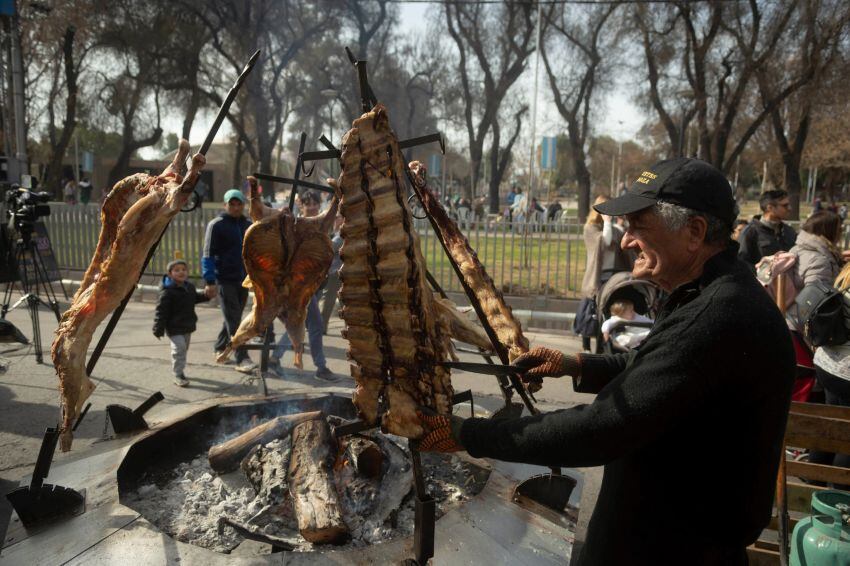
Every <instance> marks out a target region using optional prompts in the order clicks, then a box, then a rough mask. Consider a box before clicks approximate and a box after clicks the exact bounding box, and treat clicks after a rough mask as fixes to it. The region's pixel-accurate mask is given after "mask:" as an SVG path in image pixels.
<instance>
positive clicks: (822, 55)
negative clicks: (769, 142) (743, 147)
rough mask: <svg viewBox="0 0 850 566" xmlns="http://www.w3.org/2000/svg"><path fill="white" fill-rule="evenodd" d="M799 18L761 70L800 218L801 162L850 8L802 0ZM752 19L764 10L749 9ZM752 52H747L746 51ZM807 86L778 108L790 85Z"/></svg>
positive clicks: (763, 89)
mask: <svg viewBox="0 0 850 566" xmlns="http://www.w3.org/2000/svg"><path fill="white" fill-rule="evenodd" d="M796 4H797V5H798V10H799V11H798V14H797V15H796V17H795V18H794V21H793V25H792V26H791V28H790V30H789V32H790V33H789V40H788V41H784V42H783V43H782V45H781V46H779V47H778V48H777V56H776V57H774V58H773V59H772V60H769V61H766V62H765V64H762V65H759V66H757V67H756V68H755V69H756V71H755V72H756V82H757V84H758V88H759V93H760V96H761V101H762V105H763V106H764V107H766V108H767V107H769V108H770V125H771V128H772V130H773V134H774V137H775V140H776V145H777V149H778V150H779V154H780V157H781V159H782V165H783V168H784V175H783V179H784V187H785V189H786V190H787V191H788V192H789V194H790V196H791V200H792V211H793V213H794V216H795V217H798V216H799V199H800V192H801V189H802V182H801V178H800V162H801V160H802V156H803V150H804V148H805V145H806V140H807V138H808V134H809V127H810V125H811V120H812V117H813V112H814V109H815V107H816V106H817V105H818V104H819V103H820V91H821V89H822V87H823V86H824V82H825V80H826V79H827V78H828V75H827V72H828V70H829V69H830V66H831V65H833V64H834V63H835V61H836V60H838V59H839V56H840V52H841V49H842V43H843V41H845V40H846V37H845V34H846V32H847V29H848V22H850V8H848V6H847V5H846V4H845V3H844V2H830V1H821V0H801V1H800V2H798V3H796ZM749 10H750V17H751V18H752V19H753V20H754V21H758V20H759V19H760V18H761V8H760V7H759V5H758V4H757V3H755V2H751V3H750V5H749ZM744 53H746V54H748V55H749V54H750V53H749V52H748V51H744ZM798 83H803V84H802V85H800V86H799V87H798V89H797V90H796V92H794V93H793V94H792V95H790V96H787V97H782V98H783V100H782V102H781V103H779V104H771V102H772V101H774V100H776V99H778V98H780V97H781V91H782V90H783V88H787V86H786V85H788V84H791V85H796V84H798Z"/></svg>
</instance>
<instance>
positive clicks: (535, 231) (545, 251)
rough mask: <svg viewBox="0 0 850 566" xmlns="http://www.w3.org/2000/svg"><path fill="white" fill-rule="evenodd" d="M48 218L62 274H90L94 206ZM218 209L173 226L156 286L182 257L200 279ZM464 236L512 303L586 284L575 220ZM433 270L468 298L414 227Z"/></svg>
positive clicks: (156, 262) (499, 221)
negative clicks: (206, 235)
mask: <svg viewBox="0 0 850 566" xmlns="http://www.w3.org/2000/svg"><path fill="white" fill-rule="evenodd" d="M50 207H51V214H50V216H48V217H47V218H45V223H46V225H47V228H48V232H49V235H50V240H51V244H52V246H53V250H54V253H55V255H56V259H57V262H58V264H59V267H60V268H62V269H67V270H70V271H84V270H85V269H86V268H87V267H88V265H89V262H90V261H91V258H92V254H93V253H94V250H95V247H96V246H97V239H98V235H99V234H100V210H99V208H98V207H96V206H87V207H84V206H81V205H75V206H71V205H66V204H63V203H51V205H50ZM219 213H220V209H211V208H203V209H197V210H195V211H192V212H186V213H180V214H178V215H177V216H176V217H175V218H174V219H173V220H172V221H171V224H170V225H169V227H168V230H167V231H166V232H165V236H164V237H163V239H162V242H161V243H160V245H159V248H158V249H157V252H156V254H155V255H154V257H153V259H152V260H151V263H150V265H149V266H148V268H147V270H146V271H145V279H146V280H147V281H146V282H148V283H152V282H155V281H156V280H157V279H158V276H160V275H162V274H163V273H165V268H166V265H167V264H168V262H169V261H171V260H172V259H175V258H177V257H182V258H183V259H185V260H186V261H187V262H188V264H189V271H190V273H191V274H192V276H193V277H196V278H197V277H200V275H201V273H200V271H201V257H202V254H203V246H204V231H205V228H206V225H207V223H208V222H209V221H210V220H212V219H213V218H215V217H216V216H217V215H218V214H219ZM461 224H462V226H461V227H462V229H463V231H464V234H466V236H467V238H468V239H469V242H470V244H471V245H472V248H473V249H474V250H476V251H477V253H478V258H479V259H480V260H481V263H482V264H484V266H485V267H486V269H487V272H488V273H489V274H490V276H491V277H492V278H493V280H494V281H495V283H496V286H497V287H498V288H499V289H501V290H502V291H503V292H504V293H505V294H508V295H519V296H536V297H548V298H575V297H578V296H579V294H580V289H581V279H582V277H583V276H584V268H585V261H586V258H585V255H586V254H585V249H584V240H583V237H582V225H581V224H579V223H578V221H577V220H576V219H575V218H567V219H565V220H564V221H552V222H538V221H531V222H513V223H508V222H506V221H505V220H504V219H503V218H501V217H496V216H491V217H488V218H487V219H483V220H464V221H462V222H461ZM414 227H415V229H416V232H417V234H418V235H419V239H420V245H421V248H422V253H423V255H424V256H425V261H426V265H427V266H428V270H429V271H430V272H431V274H432V275H433V276H434V278H435V279H436V281H437V282H438V283H439V284H440V286H441V287H442V288H443V289H444V290H446V291H449V292H462V288H461V286H460V283H459V282H458V280H457V277H456V276H455V273H454V271H453V269H452V267H451V264H450V263H449V261H448V258H447V257H446V255H445V253H444V251H443V249H442V247H441V246H440V243H439V241H438V240H437V238H436V237H435V235H434V231H433V229H432V228H431V225H430V223H429V222H428V221H427V220H424V219H416V220H414Z"/></svg>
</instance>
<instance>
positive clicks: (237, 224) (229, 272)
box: [153, 188, 342, 387]
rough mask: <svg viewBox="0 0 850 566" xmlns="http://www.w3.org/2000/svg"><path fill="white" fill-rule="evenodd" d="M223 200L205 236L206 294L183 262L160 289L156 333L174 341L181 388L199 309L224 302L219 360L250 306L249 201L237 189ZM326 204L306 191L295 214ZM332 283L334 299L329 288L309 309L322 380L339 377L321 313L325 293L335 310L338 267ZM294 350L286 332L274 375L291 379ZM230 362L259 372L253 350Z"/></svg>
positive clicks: (274, 356)
mask: <svg viewBox="0 0 850 566" xmlns="http://www.w3.org/2000/svg"><path fill="white" fill-rule="evenodd" d="M223 200H224V210H223V211H222V212H221V213H220V214H219V215H218V216H217V217H216V218H214V219H213V220H211V221H210V222H209V223H208V224H207V227H206V231H205V235H204V251H203V257H202V259H201V269H202V272H203V280H204V283H205V285H204V289H203V291H196V290H195V287H194V286H193V285H192V283H191V282H190V281H188V263H187V262H186V261H185V260H183V259H177V260H174V261H172V262H171V263H169V264H168V268H167V274H166V275H165V276H163V279H162V283H161V285H160V291H159V296H158V300H157V305H156V311H155V317H154V325H153V334H154V336H156V337H157V338H161V337H162V336H163V335H166V336H168V339H169V341H170V342H171V356H172V372H173V374H174V383H175V384H176V385H178V386H180V387H186V386H188V385H189V384H190V380H189V378H188V377H187V376H186V373H185V368H186V354H187V351H188V348H189V343H190V341H191V334H192V333H193V332H194V331H195V329H196V322H197V320H198V317H197V314H196V313H195V305H196V304H197V303H199V302H203V301H208V300H210V299H212V298H214V297H218V302H219V307H220V309H221V314H222V318H223V321H222V325H221V330H220V331H219V333H218V336H217V338H216V340H215V343H214V345H213V355H214V356H215V357H216V358H218V356H219V355H220V354H221V353H222V352H223V351H224V350H225V349H226V348H227V347H228V346H229V344H230V340H231V337H232V336H233V335H234V334H235V333H236V330H237V329H238V328H239V323H240V322H241V321H242V316H243V314H244V311H245V306H246V304H247V302H248V289H247V288H246V287H245V286H244V285H243V282H244V281H245V277H246V275H247V273H246V271H245V265H244V263H243V261H242V245H243V240H244V238H245V232H246V231H247V230H248V228H249V227H250V226H251V221H250V220H249V219H248V218H247V217H246V216H245V206H246V204H247V199H246V197H245V194H244V193H243V191H242V190H240V189H236V188H234V189H230V190H229V191H227V192H226V193H225V194H224V199H223ZM323 205H324V206H326V205H327V202H326V201H325V202H323V199H322V198H321V197H320V195H319V193H317V192H315V191H306V192H304V193H303V194H301V195H299V196H298V197H297V199H296V206H295V209H294V212H295V214H296V215H301V216H304V217H310V216H316V215H318V214H319V212H320V211H321V210H322V208H323ZM340 224H341V222H339V218H338V221H337V222H336V223H335V225H334V229H335V231H336V233H335V234H334V238H333V242H334V251H335V253H336V258H335V260H334V263H335V266H336V270H338V269H339V265H340V261H339V257H338V256H339V248H340V247H341V243H342V240H341V238H340V236H339V228H340ZM329 279H330V280H331V281H332V284H331V285H329V286H328V287H329V289H328V290H327V291H329V292H330V293H331V294H329V293H327V292H326V289H325V287H326V286H325V285H323V286H322V288H320V289H319V290H318V291H317V292H316V294H315V295H314V296H313V298H312V299H311V300H310V303H309V304H308V307H307V332H308V337H309V345H310V355H311V356H312V358H313V363H314V365H315V366H316V373H315V377H316V379H319V380H322V381H335V380H336V376H335V375H334V373H333V372H332V371H331V370H330V369H329V368H328V366H327V361H326V359H325V355H324V346H323V335H324V334H325V333H326V332H327V328H326V326H325V324H324V319H323V317H322V313H321V312H320V311H319V301H320V300H321V298H322V296H323V294H324V297H325V304H326V308H327V305H328V303H330V308H331V309H332V308H333V305H334V303H335V301H336V292H337V290H338V289H339V279H338V276H337V274H336V271H333V268H332V274H331V275H330V277H329ZM290 347H291V342H290V340H289V337H288V336H287V334H286V332H283V333H282V334H281V336H280V338H279V339H278V340H277V342H276V344H275V347H274V350H273V352H272V353H271V355H270V358H269V373H270V374H271V375H275V376H278V377H281V378H283V377H285V373H284V369H283V366H282V360H283V357H284V354H285V353H286V351H287V350H288V349H289V348H290ZM226 363H232V364H235V366H236V367H235V369H236V370H237V371H239V372H242V373H246V374H250V373H252V372H254V371H255V370H256V369H257V364H256V363H255V362H254V361H253V360H252V359H251V357H250V355H249V354H248V349H247V348H246V347H244V346H242V347H240V348H237V349H236V351H235V360H233V361H228V362H226Z"/></svg>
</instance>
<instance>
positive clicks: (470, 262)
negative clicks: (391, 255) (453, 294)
mask: <svg viewBox="0 0 850 566" xmlns="http://www.w3.org/2000/svg"><path fill="white" fill-rule="evenodd" d="M410 172H411V173H412V175H413V182H414V184H415V186H416V191H417V193H418V194H419V195H420V197H421V198H422V205H423V206H424V208H425V210H426V211H427V212H428V214H429V215H431V217H433V218H434V220H435V221H436V223H437V226H438V227H439V230H440V234H441V235H442V238H443V241H445V243H446V248H448V251H449V254H450V255H451V256H452V259H454V261H455V263H457V264H458V266H459V267H460V271H461V274H462V275H463V278H464V281H465V282H466V284H467V285H468V286H469V288H471V289H472V291H473V293H474V294H475V296H476V298H477V300H478V303H479V304H480V306H481V309H482V311H483V312H484V315H485V317H486V319H487V322H488V323H489V324H490V326H491V327H492V328H493V330H494V331H495V333H496V336H497V337H498V338H499V342H500V343H501V344H502V346H503V347H504V348H505V349H506V350H507V353H508V357H509V359H510V360H511V361H513V359H514V358H516V357H517V356H519V355H520V354H523V353H525V352H527V351H528V340H527V339H526V338H525V336H523V334H522V327H521V326H520V324H519V321H517V320H516V319H515V318H514V316H513V313H512V312H511V307H509V306H508V305H507V303H505V299H504V297H503V296H502V293H501V292H500V291H499V290H498V289H497V288H496V285H495V284H494V283H493V280H492V279H491V278H490V276H489V275H488V274H487V270H486V269H484V266H483V265H481V262H480V261H479V260H478V254H476V253H475V250H473V249H472V246H470V245H469V240H467V239H466V236H464V235H463V233H462V232H461V231H460V228H458V226H457V223H455V221H454V220H452V219H451V218H449V215H448V214H446V211H445V210H444V209H443V207H442V205H440V201H439V199H437V198H436V197H435V196H434V195H433V194H432V193H431V191H430V190H429V189H428V187H427V179H428V176H427V174H426V171H425V166H424V165H422V164H421V163H420V162H418V161H413V162H411V163H410Z"/></svg>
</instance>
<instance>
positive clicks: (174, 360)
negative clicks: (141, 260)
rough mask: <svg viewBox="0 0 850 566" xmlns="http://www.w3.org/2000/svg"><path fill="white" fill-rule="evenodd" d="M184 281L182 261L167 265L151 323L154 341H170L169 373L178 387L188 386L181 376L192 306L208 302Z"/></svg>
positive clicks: (185, 271)
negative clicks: (164, 337)
mask: <svg viewBox="0 0 850 566" xmlns="http://www.w3.org/2000/svg"><path fill="white" fill-rule="evenodd" d="M188 278H189V266H188V264H187V263H186V261H184V260H182V259H175V260H174V261H172V262H171V263H169V264H168V270H167V273H166V275H163V276H162V284H161V285H160V287H159V296H158V297H157V301H156V313H155V315H154V319H153V335H154V336H156V337H157V339H160V338H162V336H163V335H166V336H168V339H169V340H170V341H171V370H172V372H173V373H174V383H175V384H176V385H178V386H180V387H186V386H187V385H189V379H188V378H187V377H186V373H185V368H186V354H187V353H188V351H189V342H190V341H191V339H192V333H193V332H194V331H195V330H196V328H197V323H198V315H197V314H195V305H196V304H198V303H203V302H205V301H209V300H210V299H209V297H207V295H206V294H205V293H202V292H200V291H197V290H196V289H195V286H194V285H192V283H191V282H189V280H188Z"/></svg>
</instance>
